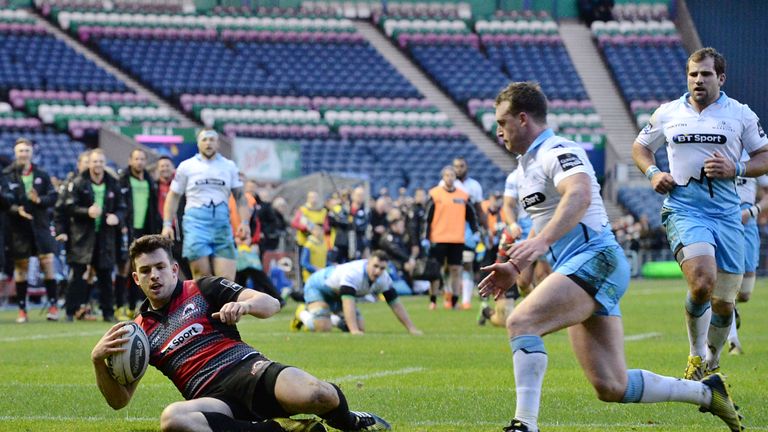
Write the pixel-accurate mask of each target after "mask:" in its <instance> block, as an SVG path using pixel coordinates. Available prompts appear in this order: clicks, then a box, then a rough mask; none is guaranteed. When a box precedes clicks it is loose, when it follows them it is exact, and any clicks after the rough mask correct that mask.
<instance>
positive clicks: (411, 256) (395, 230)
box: [379, 208, 419, 287]
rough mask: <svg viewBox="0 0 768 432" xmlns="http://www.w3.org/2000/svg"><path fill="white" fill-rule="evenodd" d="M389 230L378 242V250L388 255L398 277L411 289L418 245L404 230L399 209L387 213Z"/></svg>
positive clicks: (403, 219)
mask: <svg viewBox="0 0 768 432" xmlns="http://www.w3.org/2000/svg"><path fill="white" fill-rule="evenodd" d="M387 221H388V222H389V228H388V229H387V232H386V233H384V235H383V236H382V237H381V240H379V248H380V249H381V250H383V251H384V252H386V253H387V255H389V258H390V262H391V263H392V264H394V266H395V268H396V269H397V272H398V274H399V276H400V277H401V278H403V279H405V281H406V282H407V283H408V286H409V287H413V278H412V275H413V270H414V268H415V267H416V258H418V256H419V245H418V243H417V242H416V240H415V239H414V238H412V237H411V236H410V234H409V233H408V231H407V230H406V229H405V215H403V213H402V212H401V211H400V209H396V208H394V209H392V210H390V211H389V213H387Z"/></svg>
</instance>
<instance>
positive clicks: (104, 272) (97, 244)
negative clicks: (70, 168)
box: [66, 148, 125, 321]
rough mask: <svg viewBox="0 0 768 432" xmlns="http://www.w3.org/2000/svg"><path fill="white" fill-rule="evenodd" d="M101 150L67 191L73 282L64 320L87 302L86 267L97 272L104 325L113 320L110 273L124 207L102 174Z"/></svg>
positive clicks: (111, 181)
mask: <svg viewBox="0 0 768 432" xmlns="http://www.w3.org/2000/svg"><path fill="white" fill-rule="evenodd" d="M105 164H106V157H105V156H104V152H103V151H102V150H101V149H98V148H97V149H94V150H92V151H91V155H90V161H89V168H88V171H86V172H84V173H83V174H82V175H81V176H80V177H78V178H76V179H75V181H74V182H72V184H71V185H70V187H69V190H68V192H67V193H68V197H67V202H66V208H67V213H68V214H69V216H70V218H71V222H70V223H71V225H70V239H69V240H70V242H69V250H68V251H67V261H68V262H69V264H70V265H71V266H72V272H71V275H72V278H71V280H70V288H69V291H68V292H67V305H66V309H67V320H69V321H71V320H72V319H73V318H74V315H75V312H76V311H77V310H78V308H80V306H81V305H82V304H84V303H85V302H86V301H87V298H86V297H87V296H86V288H85V283H84V281H83V274H84V273H85V271H86V268H87V266H88V265H91V266H92V268H93V269H94V270H95V272H96V277H97V279H98V286H99V292H100V298H99V302H100V305H101V312H102V316H103V318H104V320H105V321H113V320H114V310H113V304H112V270H113V269H114V267H115V264H116V258H117V247H118V244H117V233H118V230H119V229H120V223H121V222H122V221H123V220H124V219H125V203H124V201H123V197H122V195H121V193H120V185H119V184H118V182H117V180H115V179H114V178H112V177H111V176H109V175H107V174H106V173H105V171H104V166H105Z"/></svg>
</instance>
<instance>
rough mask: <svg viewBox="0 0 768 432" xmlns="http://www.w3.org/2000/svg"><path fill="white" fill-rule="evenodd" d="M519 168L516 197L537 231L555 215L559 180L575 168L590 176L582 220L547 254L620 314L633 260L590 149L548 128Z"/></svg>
mask: <svg viewBox="0 0 768 432" xmlns="http://www.w3.org/2000/svg"><path fill="white" fill-rule="evenodd" d="M515 173H516V175H515V177H516V178H515V179H514V180H515V183H516V184H517V190H518V195H519V196H518V201H519V203H520V205H521V207H522V208H523V209H525V211H526V212H528V214H529V215H530V216H531V219H532V220H533V226H534V229H535V230H536V232H537V233H538V232H541V231H542V229H543V228H544V227H545V226H546V225H547V224H548V223H549V222H550V221H551V220H552V217H553V216H554V214H555V210H556V209H557V206H558V205H559V204H560V200H561V199H562V196H561V195H560V192H559V191H558V190H557V186H558V184H560V182H561V181H563V180H564V179H566V178H568V177H570V176H572V175H575V174H586V175H588V176H589V179H590V184H591V189H592V196H591V200H590V204H589V207H588V208H587V210H586V212H585V213H584V216H582V218H581V220H580V221H579V223H578V224H576V226H575V227H573V228H572V229H571V230H570V231H569V232H568V233H566V234H565V235H564V236H562V237H561V238H559V239H558V240H557V241H555V243H554V244H552V246H550V250H549V254H548V258H549V260H550V263H551V264H552V269H553V271H555V272H558V273H560V274H563V275H565V276H568V277H569V278H570V279H571V280H572V281H574V282H575V283H577V284H578V285H579V286H581V287H582V288H583V289H584V290H585V291H586V292H588V293H589V294H590V295H592V296H593V297H594V298H595V301H597V302H598V303H599V304H600V305H601V307H600V308H599V309H598V310H597V311H596V313H597V314H598V315H613V316H619V315H621V312H620V310H619V300H620V299H621V297H622V295H623V294H624V292H625V291H626V289H627V287H628V286H629V263H628V262H627V259H626V257H625V256H624V252H623V251H622V249H621V247H620V246H619V245H618V243H616V238H615V237H614V236H613V232H611V229H610V225H609V224H608V216H607V215H606V213H605V207H604V206H603V200H602V198H601V197H600V185H599V184H598V183H597V179H596V177H595V171H594V169H593V168H592V164H591V163H590V161H589V158H588V157H587V154H586V153H585V152H584V150H583V149H581V148H580V147H578V146H577V145H576V144H575V143H574V142H573V141H569V140H566V139H565V138H562V137H558V136H555V134H554V132H553V131H552V130H551V129H547V130H545V131H544V132H542V133H541V135H539V136H538V137H537V138H536V140H534V142H533V143H532V144H531V146H530V147H529V149H528V151H527V152H526V153H525V154H524V155H522V156H520V157H519V158H518V169H517V170H516V171H515Z"/></svg>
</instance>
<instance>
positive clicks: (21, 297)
mask: <svg viewBox="0 0 768 432" xmlns="http://www.w3.org/2000/svg"><path fill="white" fill-rule="evenodd" d="M27 286H28V285H27V281H16V301H18V303H19V310H23V311H26V310H27Z"/></svg>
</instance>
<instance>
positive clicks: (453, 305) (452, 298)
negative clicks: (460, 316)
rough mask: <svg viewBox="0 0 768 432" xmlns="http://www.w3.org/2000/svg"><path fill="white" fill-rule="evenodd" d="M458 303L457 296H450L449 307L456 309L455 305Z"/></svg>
mask: <svg viewBox="0 0 768 432" xmlns="http://www.w3.org/2000/svg"><path fill="white" fill-rule="evenodd" d="M458 303H459V296H457V295H452V296H451V307H452V308H454V309H456V305H457V304H458Z"/></svg>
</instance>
